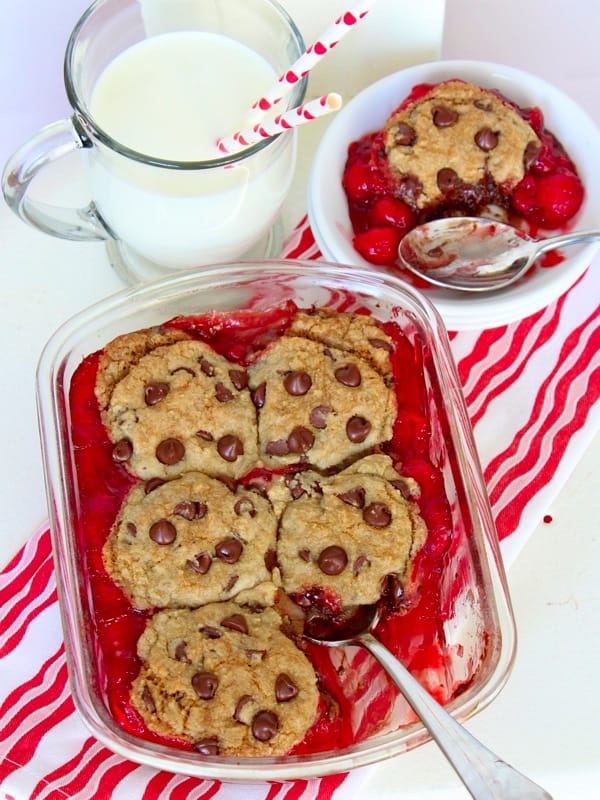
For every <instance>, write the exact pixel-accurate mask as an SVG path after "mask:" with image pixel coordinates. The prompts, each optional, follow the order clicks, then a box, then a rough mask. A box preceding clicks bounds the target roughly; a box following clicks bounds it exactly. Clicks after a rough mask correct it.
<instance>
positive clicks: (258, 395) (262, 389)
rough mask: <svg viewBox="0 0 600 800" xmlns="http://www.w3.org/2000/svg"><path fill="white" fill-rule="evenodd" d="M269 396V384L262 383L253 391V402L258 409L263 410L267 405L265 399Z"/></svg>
mask: <svg viewBox="0 0 600 800" xmlns="http://www.w3.org/2000/svg"><path fill="white" fill-rule="evenodd" d="M266 396H267V384H266V383H260V384H259V385H258V386H257V387H256V389H253V390H252V394H251V397H252V402H253V403H254V406H255V407H256V408H262V407H263V406H264V404H265V398H266Z"/></svg>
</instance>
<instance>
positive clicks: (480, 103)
mask: <svg viewBox="0 0 600 800" xmlns="http://www.w3.org/2000/svg"><path fill="white" fill-rule="evenodd" d="M473 105H474V106H475V108H478V109H479V110H480V111H493V110H494V109H493V106H492V104H491V102H490V101H489V100H480V99H479V100H473Z"/></svg>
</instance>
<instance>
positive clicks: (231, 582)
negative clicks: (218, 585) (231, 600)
mask: <svg viewBox="0 0 600 800" xmlns="http://www.w3.org/2000/svg"><path fill="white" fill-rule="evenodd" d="M239 577H240V576H239V575H230V576H229V578H227V580H226V581H225V583H224V584H223V586H222V589H223V591H224V592H230V591H231V590H232V589H233V587H234V586H235V585H236V583H237V582H238V579H239Z"/></svg>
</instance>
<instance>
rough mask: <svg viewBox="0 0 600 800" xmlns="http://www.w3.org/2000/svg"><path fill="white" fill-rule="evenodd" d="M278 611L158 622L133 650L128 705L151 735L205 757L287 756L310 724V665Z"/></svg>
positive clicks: (201, 613)
mask: <svg viewBox="0 0 600 800" xmlns="http://www.w3.org/2000/svg"><path fill="white" fill-rule="evenodd" d="M280 625H281V619H280V617H279V615H278V614H277V612H276V611H274V610H273V609H270V608H267V609H264V610H257V609H254V610H249V609H248V608H247V607H244V606H240V605H238V604H237V603H233V602H228V603H215V604H211V605H207V606H204V607H203V608H199V609H196V610H188V609H181V610H176V611H162V612H159V613H157V614H155V615H154V617H153V618H152V619H151V620H150V622H149V624H148V626H147V628H146V630H145V632H144V633H143V634H142V636H141V638H140V640H139V642H138V654H139V656H140V658H141V659H142V663H143V666H142V669H141V671H140V674H139V676H138V677H137V678H136V680H135V681H134V684H133V690H132V701H133V704H134V706H135V707H136V708H137V710H138V711H139V713H140V714H141V715H142V717H143V719H144V721H145V723H146V724H147V726H148V727H149V728H150V729H151V730H153V731H155V732H157V733H159V734H161V735H165V736H170V737H173V736H175V737H179V738H183V739H185V740H187V741H189V742H191V743H192V745H193V747H194V748H195V749H196V750H197V751H198V753H199V754H201V755H224V756H274V755H283V754H284V753H287V752H289V750H290V749H291V748H292V747H293V746H294V745H295V744H297V743H298V742H300V741H302V739H303V738H304V736H305V734H306V731H307V730H308V729H309V728H310V727H311V725H312V724H313V722H314V721H315V718H316V714H317V704H318V698H319V693H318V690H317V680H316V675H315V672H314V669H313V667H312V665H311V664H310V662H309V661H308V659H307V658H306V656H305V655H304V654H303V653H302V652H301V651H300V650H299V649H298V648H297V647H296V645H295V644H294V643H293V642H292V641H291V640H290V639H289V638H288V637H287V636H285V635H284V634H283V633H282V632H281V631H280Z"/></svg>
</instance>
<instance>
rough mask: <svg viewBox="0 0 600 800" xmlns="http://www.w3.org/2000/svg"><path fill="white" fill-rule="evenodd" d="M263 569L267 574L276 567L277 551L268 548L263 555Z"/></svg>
mask: <svg viewBox="0 0 600 800" xmlns="http://www.w3.org/2000/svg"><path fill="white" fill-rule="evenodd" d="M263 560H264V562H265V567H266V569H267V571H268V572H273V570H274V569H275V567H276V566H277V551H276V550H273V549H271V548H269V549H268V550H267V551H266V552H265V555H264V559H263Z"/></svg>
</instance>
